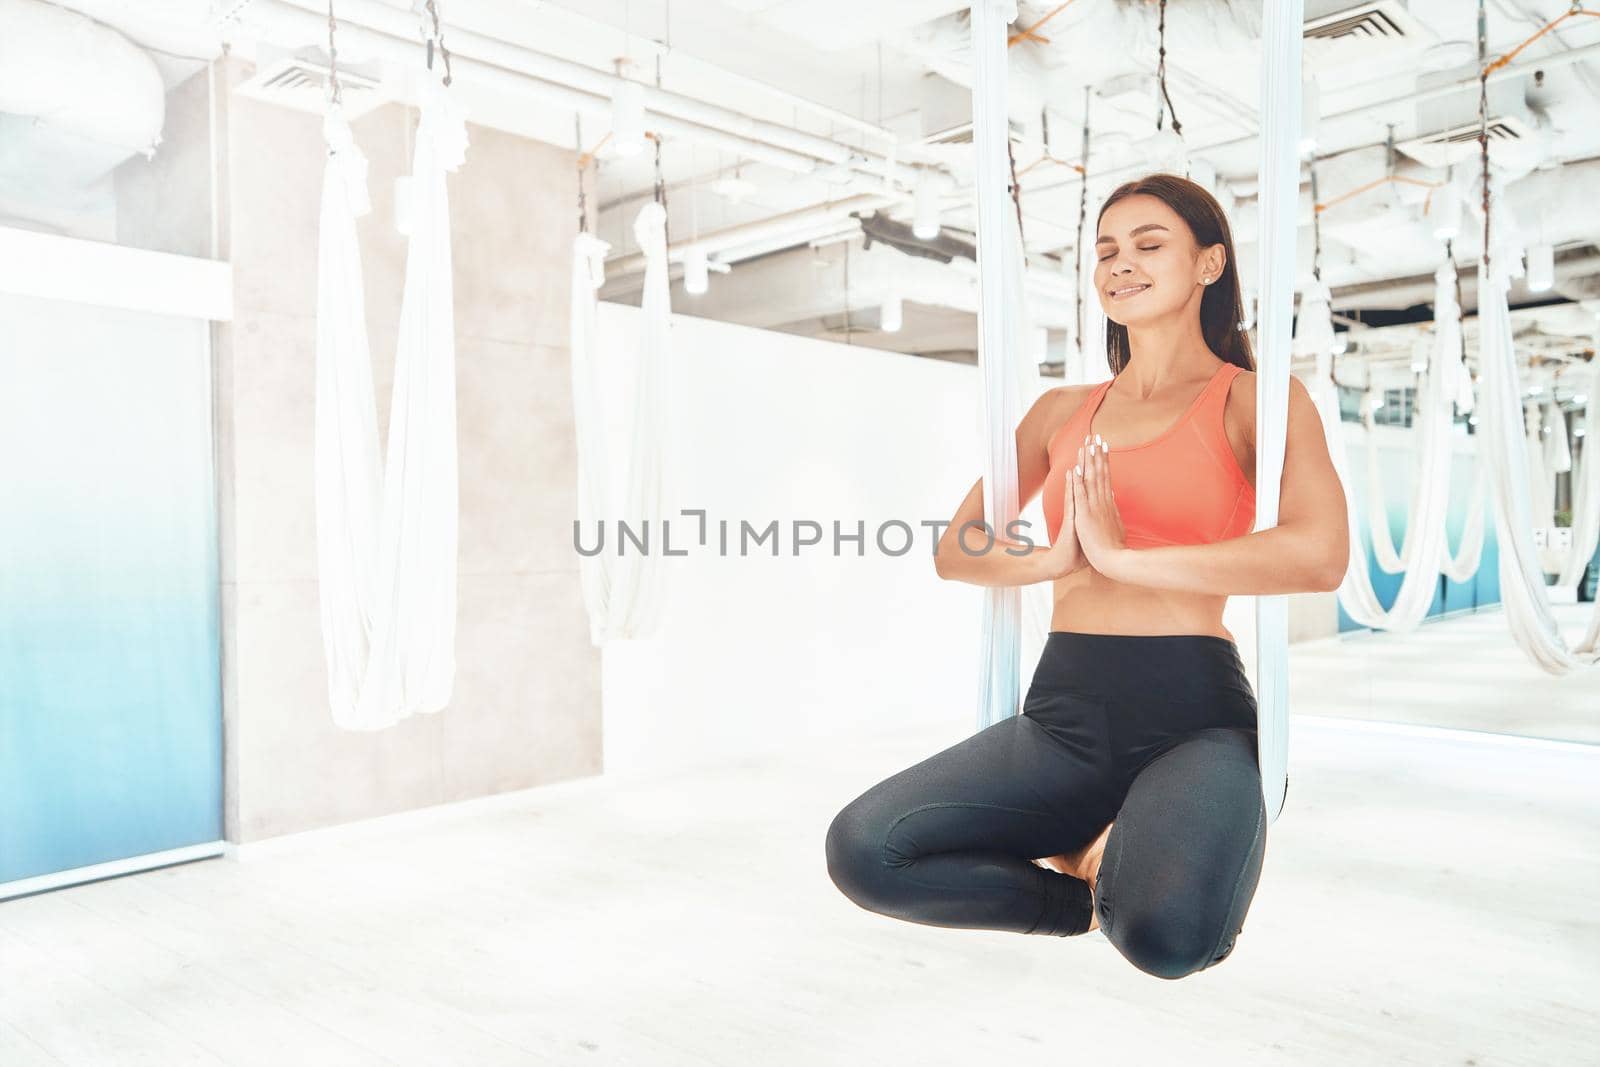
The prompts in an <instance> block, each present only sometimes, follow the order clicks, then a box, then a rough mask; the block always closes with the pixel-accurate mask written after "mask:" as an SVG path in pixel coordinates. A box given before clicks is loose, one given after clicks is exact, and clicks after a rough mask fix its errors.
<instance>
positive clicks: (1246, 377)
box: [1227, 370, 1318, 443]
mask: <svg viewBox="0 0 1600 1067" xmlns="http://www.w3.org/2000/svg"><path fill="white" fill-rule="evenodd" d="M1256 379H1257V375H1256V372H1255V371H1252V370H1242V371H1240V372H1239V373H1238V374H1236V375H1234V376H1233V382H1232V383H1231V384H1230V385H1229V388H1228V408H1227V425H1228V432H1229V436H1230V437H1233V436H1235V435H1237V437H1238V439H1239V440H1240V441H1241V442H1252V443H1253V442H1254V441H1255V437H1256ZM1317 417H1318V416H1317V405H1316V401H1314V400H1313V399H1312V398H1311V390H1310V389H1308V388H1306V383H1305V382H1303V381H1301V380H1300V378H1299V376H1298V375H1295V374H1291V375H1289V421H1290V422H1291V423H1293V422H1297V421H1302V420H1304V419H1306V418H1312V419H1315V418H1317Z"/></svg>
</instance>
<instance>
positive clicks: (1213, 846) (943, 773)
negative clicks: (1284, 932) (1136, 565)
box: [827, 630, 1267, 978]
mask: <svg viewBox="0 0 1600 1067" xmlns="http://www.w3.org/2000/svg"><path fill="white" fill-rule="evenodd" d="M1266 814H1267V813H1266V805H1265V803H1264V802H1263V800H1262V796H1261V775H1260V771H1259V769H1258V766H1257V762H1256V702H1255V694H1254V692H1253V691H1252V690H1251V687H1250V681H1249V678H1248V677H1247V676H1246V675H1245V673H1244V668H1243V665H1242V664H1241V663H1240V661H1239V653H1238V650H1237V649H1236V648H1235V647H1234V645H1233V642H1231V641H1229V640H1227V639H1225V638H1221V637H1213V636H1209V635H1198V634H1174V635H1160V636H1127V635H1121V634H1085V633H1073V632H1065V631H1059V630H1057V631H1053V632H1051V634H1050V636H1049V638H1048V639H1047V641H1046V644H1045V648H1044V654H1043V655H1042V656H1041V657H1040V660H1039V666H1038V669H1037V670H1036V671H1035V672H1034V676H1033V684H1032V685H1031V686H1030V687H1029V689H1028V695H1027V698H1026V700H1025V701H1024V704H1023V711H1022V714H1021V715H1017V716H1013V717H1011V718H1008V719H1003V720H1001V721H1000V722H998V723H995V724H994V725H993V726H990V727H988V728H987V729H984V730H980V731H978V732H977V733H975V734H973V735H972V736H971V737H968V738H967V739H966V740H964V741H962V742H960V743H959V744H955V745H952V746H951V747H949V748H947V749H945V750H944V751H942V752H939V753H937V754H936V755H933V756H930V757H928V758H927V759H925V760H923V761H922V762H921V763H918V764H916V765H914V766H912V767H908V768H907V769H905V770H903V771H901V772H899V773H898V774H896V775H894V776H892V777H890V778H888V779H886V780H884V781H882V782H879V783H878V784H877V785H875V786H873V787H872V788H871V789H868V790H867V791H866V792H865V793H863V794H861V796H859V797H857V798H856V799H855V800H853V801H851V802H850V803H849V804H848V805H846V806H845V808H844V809H843V810H842V811H840V812H839V813H838V815H837V816H835V817H834V820H833V824H832V825H831V826H829V828H828V838H827V859H828V874H829V876H830V877H831V878H832V879H833V882H834V884H835V885H837V886H838V887H839V889H840V890H841V891H842V892H843V893H844V894H845V896H847V897H849V898H850V899H851V900H852V901H854V902H855V903H856V904H858V905H860V906H861V907H863V908H866V909H868V910H870V911H874V912H878V913H881V914H884V915H889V916H892V917H894V918H897V919H904V920H907V921H909V922H915V923H922V924H925V925H928V926H944V927H953V928H961V929H975V930H1007V931H1012V932H1015V933H1022V934H1046V935H1054V936H1058V937H1066V936H1070V935H1073V934H1081V933H1084V932H1086V931H1087V930H1088V928H1089V921H1090V913H1091V908H1092V909H1093V910H1094V914H1095V915H1097V916H1098V917H1099V921H1100V929H1101V931H1102V932H1103V933H1104V934H1105V936H1106V938H1107V940H1109V941H1110V942H1111V943H1112V944H1114V945H1115V946H1116V947H1117V949H1118V950H1119V951H1120V952H1121V953H1122V954H1123V955H1124V956H1126V957H1127V958H1128V960H1129V961H1131V962H1132V963H1133V964H1134V966H1136V967H1138V968H1139V969H1140V970H1142V971H1145V972H1146V973H1148V974H1153V975H1156V976H1158V977H1161V978H1181V977H1183V976H1184V975H1188V974H1193V973H1194V972H1196V971H1199V970H1203V969H1205V968H1206V967H1209V966H1211V965H1212V964H1214V963H1217V962H1219V961H1221V960H1222V959H1223V958H1225V957H1226V956H1227V955H1228V954H1229V953H1230V952H1232V951H1233V945H1234V940H1235V939H1236V938H1237V937H1238V934H1239V931H1240V930H1241V929H1242V928H1243V925H1244V917H1245V913H1246V911H1247V910H1248V909H1249V907H1250V901H1251V898H1252V897H1253V896H1254V895H1255V889H1256V883H1257V882H1258V881H1259V880H1260V877H1261V864H1262V859H1263V856H1264V853H1265V849H1266V824H1267V820H1266ZM1107 823H1112V824H1113V825H1112V827H1111V833H1110V836H1109V837H1108V838H1107V840H1106V845H1105V854H1104V857H1103V859H1102V862H1101V866H1100V873H1099V874H1098V875H1097V879H1096V885H1095V892H1094V894H1093V895H1092V899H1091V894H1090V892H1089V885H1088V883H1087V882H1085V881H1082V880H1080V879H1078V878H1074V877H1072V876H1071V875H1066V874H1060V873H1057V872H1056V871H1053V870H1047V869H1045V868H1043V867H1039V866H1036V865H1034V864H1033V863H1032V862H1031V861H1032V860H1033V859H1034V858H1044V857H1047V856H1054V855H1057V854H1059V853H1063V852H1072V851H1074V850H1077V849H1080V848H1082V847H1083V846H1084V845H1087V844H1088V843H1089V842H1091V841H1093V840H1094V839H1095V838H1096V837H1098V836H1099V835H1100V831H1102V830H1104V829H1105V827H1106V824H1107Z"/></svg>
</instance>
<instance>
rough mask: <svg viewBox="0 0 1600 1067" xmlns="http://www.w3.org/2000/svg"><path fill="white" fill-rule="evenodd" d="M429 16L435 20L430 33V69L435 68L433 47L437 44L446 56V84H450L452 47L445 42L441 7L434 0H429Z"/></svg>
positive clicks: (443, 55) (440, 53)
mask: <svg viewBox="0 0 1600 1067" xmlns="http://www.w3.org/2000/svg"><path fill="white" fill-rule="evenodd" d="M427 9H428V17H429V18H430V19H432V20H433V30H432V31H431V32H430V33H429V34H428V69H429V70H432V69H433V49H434V46H435V45H437V46H438V48H439V55H440V56H442V57H443V58H444V84H445V86H446V87H448V86H449V85H450V49H448V48H446V47H445V44H444V28H443V27H442V26H440V25H439V8H438V5H437V4H435V3H434V0H427Z"/></svg>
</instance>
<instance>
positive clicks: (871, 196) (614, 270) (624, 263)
mask: <svg viewBox="0 0 1600 1067" xmlns="http://www.w3.org/2000/svg"><path fill="white" fill-rule="evenodd" d="M898 199H899V198H898V197H892V196H884V195H882V194H878V193H863V194H862V195H860V196H852V197H850V198H849V199H848V200H836V201H833V202H831V203H827V204H814V205H812V206H811V207H803V208H800V209H799V210H797V211H788V212H785V213H784V214H782V215H773V216H772V217H771V218H766V219H758V220H756V221H755V222H745V223H740V224H739V225H737V226H729V227H727V228H726V229H722V230H717V231H715V232H713V233H703V234H701V235H700V236H699V237H696V238H695V239H694V240H692V241H680V242H676V243H674V244H673V245H671V246H670V247H669V248H668V250H667V255H668V256H669V258H670V257H671V255H672V254H673V253H674V252H678V251H682V250H683V249H685V248H687V247H688V246H689V245H699V246H700V247H702V248H704V249H705V250H706V252H707V253H708V254H712V255H715V254H716V253H718V252H721V251H723V250H725V249H731V248H736V247H738V246H740V245H746V244H750V243H752V242H755V241H759V240H762V239H763V238H766V237H773V236H786V235H791V234H795V233H800V232H803V231H805V230H807V229H808V228H811V227H814V226H816V225H818V224H821V223H826V222H832V221H835V220H838V219H842V218H845V217H847V216H849V215H850V213H851V212H853V211H873V210H875V209H877V208H880V207H885V206H887V205H889V204H893V203H895V202H896V201H897V200H898ZM803 239H806V240H809V237H806V238H803ZM642 270H644V255H643V254H642V253H635V254H633V255H628V256H619V257H617V258H616V259H608V260H606V276H607V277H620V276H622V275H624V274H632V273H634V272H635V271H642Z"/></svg>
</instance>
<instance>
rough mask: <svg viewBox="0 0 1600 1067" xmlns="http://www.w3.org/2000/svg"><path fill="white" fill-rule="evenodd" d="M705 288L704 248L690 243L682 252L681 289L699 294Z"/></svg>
mask: <svg viewBox="0 0 1600 1067" xmlns="http://www.w3.org/2000/svg"><path fill="white" fill-rule="evenodd" d="M706 288H707V275H706V250H705V249H704V248H703V247H702V246H700V245H690V246H689V247H688V248H687V249H685V250H684V253H683V291H684V292H686V293H688V294H689V295H691V296H700V295H701V294H702V293H704V292H705V291H706Z"/></svg>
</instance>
